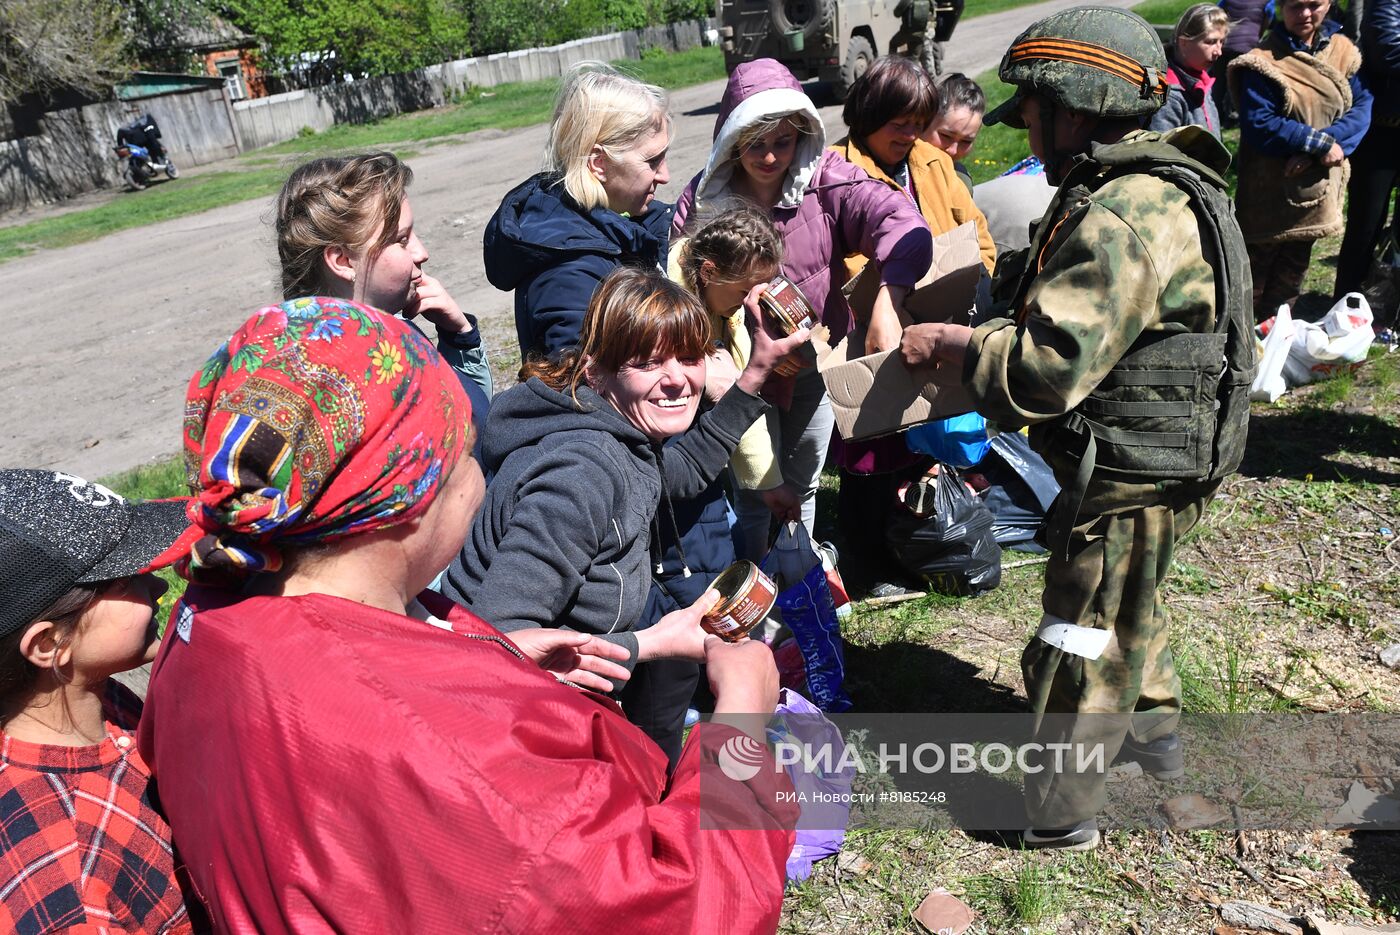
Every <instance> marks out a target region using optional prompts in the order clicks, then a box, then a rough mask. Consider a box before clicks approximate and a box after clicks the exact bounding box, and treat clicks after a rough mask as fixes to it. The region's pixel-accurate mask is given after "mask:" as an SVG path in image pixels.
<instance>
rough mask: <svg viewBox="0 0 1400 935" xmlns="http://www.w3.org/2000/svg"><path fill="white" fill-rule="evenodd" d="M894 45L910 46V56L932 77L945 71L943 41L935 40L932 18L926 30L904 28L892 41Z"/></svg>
mask: <svg viewBox="0 0 1400 935" xmlns="http://www.w3.org/2000/svg"><path fill="white" fill-rule="evenodd" d="M891 44H892V45H894V46H896V47H897V46H899V45H901V44H903V45H905V46H906V47H907V48H908V50H909V51H908V54H909V57H910V58H912V59H913V60H914V61H916V62H918V63H919V64H920V65H922V66H923V67H924V71H926V72H928V74H929V77H930V78H937V77H938V76H939V75H940V74H941V73H942V71H943V43H941V42H934V41H933V21H932V20H930V21H929V24H928V29H927V30H926V31H920V32H912V31H910V30H908V29H902V30H901V31H900V32H898V33H896V34H895V37H894V40H893V42H892V43H891Z"/></svg>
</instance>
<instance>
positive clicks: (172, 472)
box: [98, 458, 189, 635]
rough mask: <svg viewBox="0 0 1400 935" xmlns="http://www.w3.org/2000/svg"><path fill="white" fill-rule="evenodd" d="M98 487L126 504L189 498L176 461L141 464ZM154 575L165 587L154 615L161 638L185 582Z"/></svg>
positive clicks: (105, 479)
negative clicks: (159, 578)
mask: <svg viewBox="0 0 1400 935" xmlns="http://www.w3.org/2000/svg"><path fill="white" fill-rule="evenodd" d="M98 483H100V484H102V485H103V486H104V487H109V488H111V489H112V490H114V491H116V492H117V493H119V494H121V495H122V496H123V497H126V498H127V499H128V500H162V499H166V498H169V497H181V496H186V495H188V494H189V489H188V488H187V487H186V486H185V465H184V461H183V460H181V459H180V458H169V459H167V460H164V461H155V462H152V463H150V464H143V465H141V466H140V467H134V468H132V469H130V470H128V471H122V472H121V473H119V474H111V475H109V476H107V477H103V478H100V479H99V480H98ZM156 574H158V575H159V576H160V577H161V578H162V579H163V580H164V581H165V583H166V584H167V585H169V587H168V589H167V590H166V592H165V593H164V594H163V595H161V598H160V606H159V608H158V609H157V611H156V620H157V622H158V623H159V627H160V632H161V634H162V635H164V633H165V625H166V623H167V622H168V621H169V620H170V609H171V608H172V607H174V606H175V602H176V601H178V600H179V599H180V595H182V594H184V593H185V586H186V584H187V582H186V581H185V579H184V578H181V577H180V576H179V575H177V574H175V572H173V571H171V570H170V569H169V568H165V569H162V570H161V571H158V572H157V573H156Z"/></svg>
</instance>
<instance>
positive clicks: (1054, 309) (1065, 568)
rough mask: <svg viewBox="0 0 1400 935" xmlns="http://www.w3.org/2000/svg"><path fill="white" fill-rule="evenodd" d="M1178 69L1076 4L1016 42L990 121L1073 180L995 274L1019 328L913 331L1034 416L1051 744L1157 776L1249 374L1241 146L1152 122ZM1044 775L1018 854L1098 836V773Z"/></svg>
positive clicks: (1037, 673) (908, 345)
mask: <svg viewBox="0 0 1400 935" xmlns="http://www.w3.org/2000/svg"><path fill="white" fill-rule="evenodd" d="M1166 67H1167V65H1166V60H1165V57H1164V55H1163V51H1162V45H1161V43H1160V42H1159V41H1158V40H1157V38H1156V35H1155V33H1154V32H1153V31H1152V28H1151V27H1150V26H1148V25H1147V24H1146V22H1144V21H1143V20H1142V19H1141V18H1139V17H1138V16H1136V15H1135V14H1131V13H1128V12H1125V11H1122V10H1114V9H1101V8H1087V7H1084V8H1076V9H1071V10H1067V11H1064V12H1061V13H1057V14H1054V15H1053V16H1050V17H1048V18H1046V19H1044V20H1041V21H1040V22H1038V23H1036V24H1034V25H1033V26H1031V27H1030V28H1029V29H1028V30H1026V32H1024V33H1023V34H1022V35H1021V36H1020V37H1019V38H1017V40H1016V42H1015V43H1014V44H1013V45H1012V46H1011V48H1010V50H1008V52H1007V54H1006V56H1005V57H1004V58H1003V59H1002V63H1001V68H1000V77H1001V79H1002V80H1003V81H1005V82H1007V83H1009V84H1013V85H1015V86H1016V88H1017V92H1016V94H1015V95H1014V96H1013V97H1012V98H1011V99H1010V100H1009V101H1007V102H1006V104H1004V105H1002V106H1001V107H999V108H997V110H995V111H993V112H992V113H991V114H989V115H988V116H987V123H989V124H991V123H996V122H998V121H1001V122H1005V123H1007V124H1008V125H1011V126H1015V127H1018V128H1024V129H1027V130H1028V133H1029V139H1030V146H1031V150H1032V151H1033V152H1034V153H1035V154H1036V155H1037V156H1039V157H1040V158H1041V159H1042V160H1043V161H1044V162H1045V164H1046V167H1047V173H1048V174H1049V176H1050V179H1051V181H1052V182H1055V183H1056V184H1058V185H1060V188H1059V190H1058V191H1057V193H1056V196H1055V198H1054V200H1053V201H1052V202H1051V204H1050V207H1049V209H1048V210H1047V212H1046V214H1045V217H1044V218H1043V219H1042V220H1041V222H1040V224H1039V225H1038V226H1037V228H1036V232H1035V235H1034V237H1033V239H1032V242H1031V245H1030V248H1029V250H1028V251H1026V252H1023V253H1021V254H1019V255H1016V254H1011V255H1008V256H1007V257H1005V258H1004V259H1003V261H1002V263H1001V264H999V267H998V277H997V284H996V290H997V292H996V295H997V298H998V300H999V301H1000V302H1002V303H1004V306H1003V308H1004V312H1005V314H1006V316H1007V317H1004V318H997V319H994V320H992V321H989V322H987V323H985V324H983V325H981V326H980V327H978V328H977V329H976V330H973V329H971V328H966V327H962V326H956V325H928V324H920V325H912V326H910V327H908V328H906V329H905V332H904V338H903V343H902V345H901V350H902V353H903V355H904V358H905V362H906V363H907V364H908V365H909V366H911V367H930V366H932V367H934V368H936V370H935V379H939V380H949V381H952V380H959V379H961V380H962V381H963V382H964V383H965V384H966V385H967V386H968V387H969V389H970V390H971V392H972V395H973V398H974V399H976V400H977V408H978V410H979V411H980V412H982V413H983V414H985V415H986V416H987V417H988V418H989V419H991V420H994V421H995V422H997V423H1000V424H1001V425H1002V426H1005V427H1012V428H1015V427H1021V426H1027V425H1029V426H1030V427H1031V442H1032V444H1033V445H1034V446H1035V447H1036V448H1037V449H1038V450H1039V451H1041V452H1042V453H1043V454H1044V455H1045V457H1046V459H1047V460H1048V461H1049V462H1050V464H1051V466H1052V467H1053V468H1054V470H1055V475H1056V477H1057V479H1058V480H1059V481H1060V483H1061V485H1062V488H1063V490H1062V492H1061V495H1060V499H1059V500H1057V501H1056V503H1055V506H1054V508H1053V509H1052V511H1051V515H1050V517H1049V519H1048V521H1047V524H1046V528H1045V530H1043V531H1042V532H1043V535H1044V537H1045V544H1046V545H1047V546H1048V547H1049V548H1050V549H1051V553H1052V554H1051V558H1050V563H1049V565H1048V567H1047V570H1046V580H1045V590H1044V594H1043V596H1042V607H1043V609H1044V616H1043V617H1042V620H1041V624H1040V628H1039V630H1038V632H1037V633H1036V635H1035V636H1034V637H1033V638H1032V639H1031V641H1030V644H1029V645H1028V646H1027V647H1026V650H1025V653H1024V654H1023V656H1022V660H1021V664H1022V670H1023V674H1024V676H1025V683H1026V691H1027V694H1028V696H1029V698H1030V701H1031V704H1032V707H1033V709H1034V711H1035V713H1036V715H1037V728H1036V729H1037V740H1038V741H1040V742H1041V743H1050V742H1065V741H1068V742H1081V743H1086V744H1090V745H1093V744H1099V743H1102V744H1103V745H1104V748H1105V759H1104V763H1105V764H1106V763H1108V762H1111V761H1112V760H1113V759H1114V758H1115V757H1118V756H1120V755H1121V756H1122V757H1128V758H1133V759H1137V760H1138V761H1139V762H1141V763H1143V765H1144V767H1145V769H1146V770H1147V771H1148V772H1149V773H1151V774H1153V775H1155V776H1157V777H1158V778H1173V777H1174V776H1179V775H1181V773H1182V771H1183V766H1182V757H1181V745H1180V742H1179V740H1178V739H1177V737H1176V734H1175V728H1176V720H1177V714H1178V712H1179V711H1180V709H1181V693H1180V683H1179V681H1178V679H1177V676H1176V673H1175V672H1174V670H1173V668H1172V654H1171V649H1170V646H1169V645H1168V638H1167V637H1168V632H1167V625H1166V618H1165V616H1164V611H1163V607H1162V603H1161V600H1160V598H1159V596H1158V589H1159V586H1160V585H1161V582H1162V580H1163V579H1164V578H1165V577H1166V575H1167V572H1168V569H1169V568H1170V567H1171V559H1172V551H1173V549H1174V547H1175V545H1176V543H1177V542H1178V541H1179V540H1180V538H1181V536H1182V535H1184V534H1185V533H1186V531H1187V530H1189V529H1190V528H1191V527H1192V526H1194V525H1195V524H1196V522H1197V521H1198V520H1199V519H1200V518H1201V514H1202V513H1203V512H1204V510H1205V508H1206V505H1207V504H1208V503H1209V502H1210V499H1211V497H1212V496H1213V495H1214V493H1215V491H1216V488H1217V487H1218V486H1219V484H1220V481H1221V479H1222V478H1223V477H1224V476H1226V475H1227V474H1229V473H1230V472H1232V471H1233V470H1234V469H1235V468H1236V467H1237V466H1238V464H1239V460H1240V458H1241V456H1242V454H1243V448H1244V434H1245V429H1246V426H1247V421H1248V400H1247V395H1248V386H1249V382H1250V380H1251V379H1252V377H1253V367H1254V345H1253V339H1252V333H1251V330H1250V325H1251V322H1252V318H1251V314H1250V280H1249V269H1248V260H1247V258H1246V254H1245V248H1244V242H1243V238H1242V237H1241V235H1240V232H1239V228H1238V226H1237V225H1236V224H1235V221H1234V216H1233V212H1232V211H1231V206H1230V204H1229V201H1228V198H1227V197H1226V195H1225V183H1224V181H1223V179H1222V178H1221V177H1220V173H1222V172H1224V170H1225V168H1226V167H1227V165H1228V164H1229V155H1228V153H1227V152H1226V150H1225V149H1224V148H1223V147H1222V146H1221V145H1220V143H1219V142H1218V141H1216V140H1215V139H1214V138H1213V137H1212V136H1210V135H1209V133H1206V132H1204V131H1202V130H1201V129H1200V128H1195V127H1186V128H1182V129H1178V130H1172V131H1168V132H1167V133H1161V134H1159V133H1148V132H1145V131H1142V130H1141V129H1140V127H1141V126H1142V124H1143V122H1144V121H1145V119H1146V117H1147V116H1148V115H1150V114H1151V113H1152V112H1153V111H1155V110H1156V109H1157V108H1158V107H1159V106H1160V105H1161V103H1162V101H1163V100H1164V99H1165V96H1166V85H1165V82H1164V81H1163V76H1165V74H1166ZM1120 748H1121V749H1120ZM1043 765H1044V767H1045V768H1044V769H1043V770H1042V771H1041V772H1039V773H1028V775H1027V778H1026V807H1027V812H1028V814H1029V818H1030V823H1031V828H1029V829H1027V830H1026V831H1025V833H1024V841H1025V843H1026V844H1027V846H1031V847H1062V848H1067V849H1087V848H1091V847H1094V846H1096V845H1097V843H1098V838H1099V833H1098V825H1097V819H1096V817H1095V816H1096V815H1097V814H1098V812H1099V811H1100V810H1101V809H1102V807H1103V805H1104V801H1105V794H1104V776H1103V774H1102V773H1099V772H1096V771H1093V770H1089V771H1085V772H1076V771H1074V768H1073V767H1074V765H1075V762H1074V759H1073V758H1071V759H1070V760H1068V761H1067V763H1066V768H1065V769H1062V770H1059V771H1056V770H1055V769H1053V768H1051V766H1052V765H1053V764H1051V763H1049V762H1047V763H1045V764H1043Z"/></svg>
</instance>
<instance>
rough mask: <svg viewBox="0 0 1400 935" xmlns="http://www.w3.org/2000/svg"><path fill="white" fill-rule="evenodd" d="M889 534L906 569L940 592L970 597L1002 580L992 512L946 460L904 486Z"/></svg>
mask: <svg viewBox="0 0 1400 935" xmlns="http://www.w3.org/2000/svg"><path fill="white" fill-rule="evenodd" d="M885 537H886V540H887V541H888V542H889V544H890V548H891V549H892V550H893V551H894V554H895V555H896V556H898V557H899V560H900V563H901V564H903V565H904V567H905V569H906V570H907V571H909V572H910V573H911V574H914V575H917V576H919V577H920V578H923V579H924V580H926V581H927V582H928V584H929V587H931V588H933V589H934V590H936V591H942V592H944V593H945V594H957V595H962V596H970V595H974V594H981V593H982V592H984V591H990V590H991V589H992V588H995V587H996V586H997V585H998V584H1000V583H1001V546H999V545H997V542H996V539H995V538H994V537H993V535H992V513H991V511H990V510H988V509H987V505H986V504H985V503H983V502H982V501H981V500H979V499H978V498H977V497H976V496H975V495H973V493H972V492H971V491H970V490H968V489H967V485H966V484H964V483H963V480H962V478H961V477H960V476H958V472H957V471H955V470H954V469H953V468H950V467H949V466H948V465H946V464H940V465H938V466H937V473H936V474H933V475H932V476H930V475H927V474H926V475H924V477H922V478H920V479H919V480H918V481H916V482H915V483H912V484H909V485H908V486H907V487H905V488H904V489H902V490H901V493H900V503H899V504H897V505H896V507H895V509H894V510H893V511H891V513H890V524H889V528H888V529H887V530H886V532H885Z"/></svg>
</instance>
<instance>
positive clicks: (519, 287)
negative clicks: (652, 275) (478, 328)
mask: <svg viewBox="0 0 1400 935" xmlns="http://www.w3.org/2000/svg"><path fill="white" fill-rule="evenodd" d="M670 224H671V206H670V205H667V204H662V203H660V202H655V201H654V202H652V204H651V208H650V210H648V211H647V213H646V214H644V215H642V216H641V217H640V218H636V219H634V218H626V217H623V216H622V215H620V214H618V213H617V212H615V211H610V210H608V209H607V208H594V209H593V210H592V211H587V212H585V211H583V210H582V209H580V208H579V206H578V204H577V202H575V201H574V200H573V199H572V198H570V197H569V195H568V193H567V192H565V191H564V186H563V184H562V183H561V182H560V181H559V179H558V176H551V175H548V174H545V173H541V174H539V175H536V176H533V177H531V178H529V179H527V180H525V181H524V182H522V183H521V184H520V185H518V186H516V187H515V188H514V189H512V190H511V191H510V193H509V194H507V195H506V197H505V198H504V199H503V200H502V201H501V206H500V207H499V208H497V209H496V213H495V214H493V215H492V216H491V220H490V222H489V223H488V224H487V225H486V237H485V247H486V253H485V260H486V278H487V279H488V280H490V282H491V285H493V286H495V287H496V288H497V289H501V290H511V289H514V290H515V331H516V335H517V337H518V338H519V340H520V349H521V355H522V357H528V356H529V355H530V354H531V353H537V354H552V353H553V352H555V351H557V350H560V349H561V348H565V347H570V346H572V345H574V344H576V343H577V342H578V334H579V328H580V327H581V326H582V323H583V313H584V310H585V309H586V308H587V307H588V300H589V299H590V298H591V297H592V296H593V290H594V289H596V288H597V287H598V284H599V283H601V282H602V281H603V278H604V277H605V276H607V275H608V273H610V272H612V271H613V270H614V269H616V268H617V267H618V266H620V265H622V264H624V263H630V264H637V265H642V266H649V267H661V268H664V264H665V261H666V249H667V244H668V241H669V236H670V235H669V230H670Z"/></svg>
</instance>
